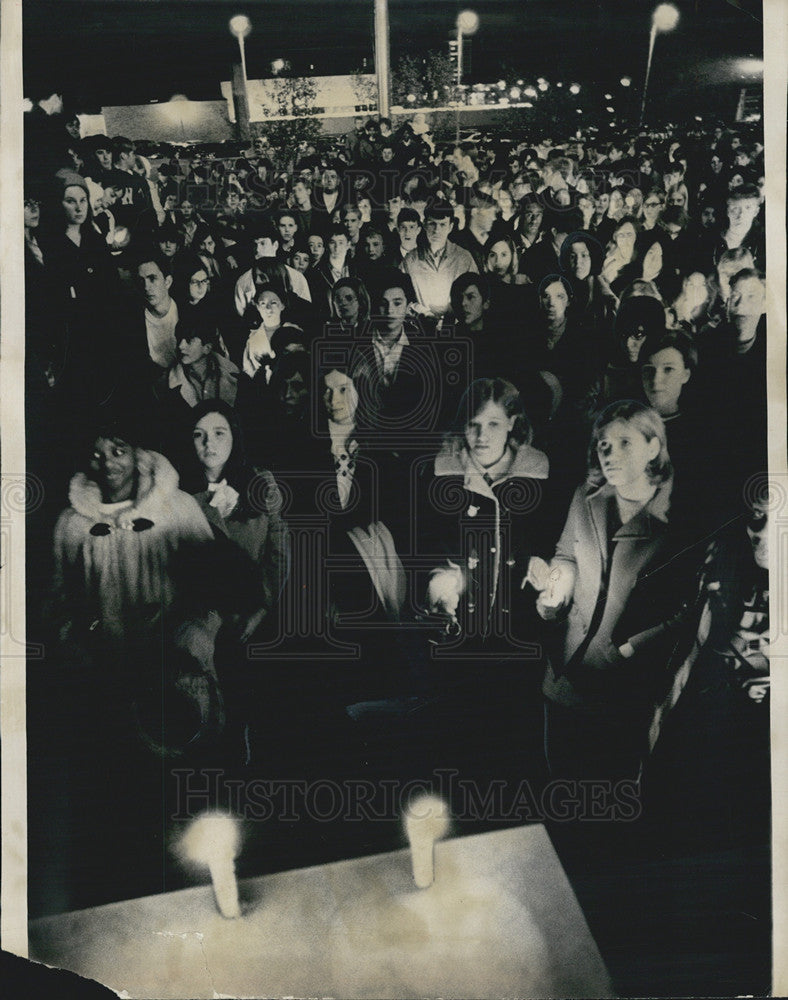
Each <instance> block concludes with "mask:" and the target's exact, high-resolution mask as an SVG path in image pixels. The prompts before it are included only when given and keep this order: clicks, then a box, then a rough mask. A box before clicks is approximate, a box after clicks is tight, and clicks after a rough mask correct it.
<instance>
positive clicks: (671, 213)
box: [622, 205, 689, 229]
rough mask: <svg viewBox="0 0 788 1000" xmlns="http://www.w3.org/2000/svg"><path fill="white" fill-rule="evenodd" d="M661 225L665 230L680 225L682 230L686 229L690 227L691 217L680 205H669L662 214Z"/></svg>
mask: <svg viewBox="0 0 788 1000" xmlns="http://www.w3.org/2000/svg"><path fill="white" fill-rule="evenodd" d="M622 221H623V220H622ZM659 224H660V226H662V228H663V229H667V227H668V226H670V225H674V226H675V225H678V226H681V228H682V229H686V228H687V226H688V225H689V216H688V215H687V212H686V209H684V208H682V207H681V206H680V205H668V207H667V208H666V209H665V211H664V212H663V213H662V218H661V219H660V220H659Z"/></svg>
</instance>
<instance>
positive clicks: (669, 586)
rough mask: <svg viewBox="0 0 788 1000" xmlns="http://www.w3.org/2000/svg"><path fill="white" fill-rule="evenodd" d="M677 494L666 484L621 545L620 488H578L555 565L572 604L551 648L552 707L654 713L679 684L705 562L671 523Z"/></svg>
mask: <svg viewBox="0 0 788 1000" xmlns="http://www.w3.org/2000/svg"><path fill="white" fill-rule="evenodd" d="M670 495H671V483H670V482H668V483H664V484H662V485H661V486H660V487H659V488H658V489H657V492H656V493H655V495H654V496H653V497H652V499H651V500H650V501H649V503H647V504H646V505H645V506H644V507H643V508H642V509H641V510H640V511H638V513H637V514H635V516H634V517H632V518H631V519H630V520H629V521H628V522H627V523H626V524H621V525H620V526H619V527H618V529H617V530H616V531H615V533H614V534H613V536H612V537H613V540H614V541H615V543H616V544H615V547H611V545H610V543H609V542H608V537H609V532H610V530H611V528H612V527H614V526H615V524H616V523H617V521H613V522H612V523H611V518H616V519H617V512H616V499H615V488H614V487H613V486H610V485H609V484H607V483H605V484H604V485H602V486H600V487H589V486H581V487H580V488H579V489H578V490H577V491H576V493H575V496H574V499H573V500H572V505H571V507H570V509H569V515H568V517H567V520H566V525H565V527H564V531H563V533H562V535H561V538H560V539H559V542H558V546H557V548H556V553H555V558H554V560H553V573H556V572H557V571H558V570H560V573H561V574H562V575H563V580H562V581H561V582H560V584H559V585H560V586H561V587H562V589H563V588H566V590H567V592H568V594H569V595H570V601H571V603H569V605H568V617H567V618H566V622H565V624H564V625H563V629H562V634H561V635H560V636H558V637H556V638H557V641H556V643H555V646H554V647H553V646H551V648H550V661H551V662H550V665H549V666H548V669H547V673H546V676H545V681H544V685H543V691H544V693H545V695H546V696H547V697H548V698H549V699H551V700H552V701H555V702H558V703H559V704H562V705H565V706H566V707H571V708H581V709H584V710H588V711H594V712H605V711H611V710H612V711H616V710H617V709H621V708H629V709H631V708H637V707H638V706H639V707H641V708H643V709H645V708H647V707H648V706H650V705H652V704H653V703H654V702H655V700H657V699H659V697H661V696H662V695H663V694H664V692H665V690H666V689H667V687H668V686H669V684H670V667H671V664H672V663H673V660H674V652H675V650H676V648H677V643H678V642H679V641H680V640H681V638H682V625H683V624H684V622H685V619H687V618H688V616H689V612H690V610H691V607H692V605H693V601H694V598H695V596H696V592H697V586H698V578H699V573H700V570H701V568H702V565H703V559H704V550H702V549H701V548H699V547H698V546H697V545H692V544H687V543H688V539H687V538H685V537H684V535H683V533H679V531H678V530H677V529H673V528H672V527H671V525H670V524H669V522H668V510H669V506H670ZM625 644H629V646H630V647H632V652H631V655H630V656H629V657H625V656H624V655H622V653H621V652H620V649H621V647H622V646H624V645H625ZM675 665H678V664H675Z"/></svg>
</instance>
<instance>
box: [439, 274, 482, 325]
mask: <svg viewBox="0 0 788 1000" xmlns="http://www.w3.org/2000/svg"><path fill="white" fill-rule="evenodd" d="M471 285H474V286H475V287H476V288H478V289H479V294H480V295H481V297H482V300H483V301H484V302H489V301H490V283H489V281H488V280H487V279H486V278H485V276H484V275H483V274H477V273H476V272H475V271H466V272H465V273H464V274H461V275H459V276H458V277H456V278H455V279H454V281H453V282H452V285H451V292H450V295H449V297H450V299H451V307H452V310H453V312H454V314H455V316H457V315H459V312H460V303H461V302H462V297H463V295H464V294H465V292H466V291H467V290H468V289H469V288H470V287H471Z"/></svg>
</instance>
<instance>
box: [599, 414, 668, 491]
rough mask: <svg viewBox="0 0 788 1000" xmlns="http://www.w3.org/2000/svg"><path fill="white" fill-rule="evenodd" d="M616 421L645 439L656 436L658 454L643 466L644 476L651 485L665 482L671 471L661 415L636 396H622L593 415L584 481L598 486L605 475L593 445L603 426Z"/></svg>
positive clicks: (649, 439) (651, 438)
mask: <svg viewBox="0 0 788 1000" xmlns="http://www.w3.org/2000/svg"><path fill="white" fill-rule="evenodd" d="M619 421H620V422H621V423H625V424H631V425H632V426H633V427H634V428H635V430H637V431H639V432H640V433H641V434H642V435H643V437H644V438H646V440H647V441H651V440H653V439H654V438H657V440H658V441H659V454H658V455H657V456H656V458H653V459H652V460H651V461H650V462H649V463H648V465H647V466H646V475H647V476H648V479H649V481H650V482H651V483H652V484H654V485H657V484H659V483H664V482H667V480H668V479H670V477H671V475H672V474H673V466H672V465H671V463H670V456H669V455H668V443H667V438H666V435H665V424H664V422H663V420H662V417H661V416H660V415H659V414H658V413H657V411H656V410H653V409H652V408H651V407H650V406H646V405H645V404H644V403H640V402H638V401H637V400H636V399H625V400H623V401H621V402H618V403H611V404H610V405H609V406H606V407H605V409H604V410H602V412H601V413H600V414H599V416H598V417H597V418H596V421H595V423H594V427H593V430H592V431H591V440H590V441H589V444H588V483H589V484H590V485H592V486H601V485H602V483H604V482H605V476H604V473H603V472H602V467H601V466H600V464H599V455H598V454H597V444H598V443H599V439H600V438H601V436H602V432H603V431H604V430H605V428H606V427H609V426H610V425H611V424H614V423H616V422H619Z"/></svg>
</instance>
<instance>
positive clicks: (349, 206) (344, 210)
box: [339, 201, 361, 219]
mask: <svg viewBox="0 0 788 1000" xmlns="http://www.w3.org/2000/svg"><path fill="white" fill-rule="evenodd" d="M350 212H353V213H354V214H355V215H357V216H358V217H359V219H360V218H361V209H360V208H359V207H358V205H357V204H356V203H355V202H354V201H346V202H345V204H344V205H342V207H341V208H340V210H339V217H340V218H341V219H346V218H347V216H348V214H349V213H350Z"/></svg>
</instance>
